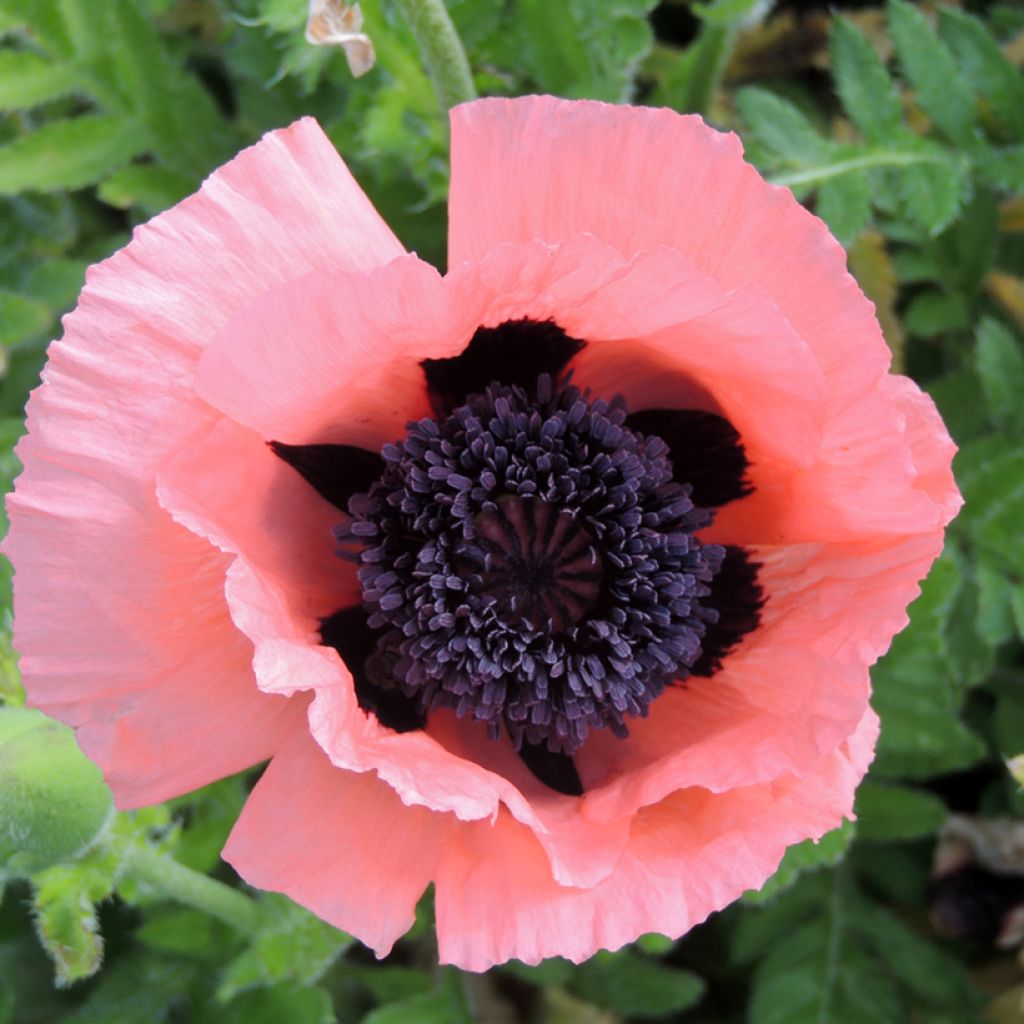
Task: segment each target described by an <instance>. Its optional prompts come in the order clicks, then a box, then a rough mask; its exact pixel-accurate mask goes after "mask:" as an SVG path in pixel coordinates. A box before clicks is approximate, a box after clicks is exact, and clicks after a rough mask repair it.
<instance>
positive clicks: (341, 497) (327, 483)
mask: <svg viewBox="0 0 1024 1024" xmlns="http://www.w3.org/2000/svg"><path fill="white" fill-rule="evenodd" d="M268 444H269V446H270V449H271V451H272V452H273V453H274V454H275V455H276V456H277V457H278V458H279V459H282V460H283V461H284V462H287V463H288V465H289V466H291V467H292V469H294V470H295V471H296V472H297V473H299V474H300V475H301V476H302V478H303V479H304V480H305V481H306V482H307V483H308V484H309V485H310V486H311V487H313V488H314V489H315V490H316V492H317V493H318V494H319V495H320V497H321V498H326V499H327V500H328V501H329V502H330V503H331V504H332V505H334V506H335V507H337V508H340V509H341V510H342V511H344V509H345V506H346V505H347V504H348V499H349V498H351V497H352V495H353V494H359V493H360V492H361V491H368V490H369V489H370V486H371V485H372V484H373V482H374V480H379V479H380V475H381V473H383V472H384V460H383V459H382V458H381V457H380V455H379V454H378V453H377V452H368V451H367V450H366V449H365V448H357V447H356V446H355V445H351V444H284V443H283V442H281V441H269V442H268Z"/></svg>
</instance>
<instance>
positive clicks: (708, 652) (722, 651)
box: [690, 547, 764, 676]
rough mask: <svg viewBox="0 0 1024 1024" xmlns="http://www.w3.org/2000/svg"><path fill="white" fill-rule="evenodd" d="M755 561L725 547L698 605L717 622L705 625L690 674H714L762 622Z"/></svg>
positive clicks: (731, 548)
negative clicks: (715, 615) (712, 613)
mask: <svg viewBox="0 0 1024 1024" xmlns="http://www.w3.org/2000/svg"><path fill="white" fill-rule="evenodd" d="M759 568H760V566H759V565H758V563H757V562H752V561H751V560H750V556H749V555H748V554H747V553H746V551H744V550H743V548H737V547H727V548H726V549H725V559H724V561H723V562H722V568H721V569H720V570H719V571H718V574H717V575H716V576H715V578H714V579H713V580H712V581H711V593H710V594H709V595H708V596H707V597H705V598H704V599H703V600H702V601H701V603H702V604H703V605H705V606H706V607H708V608H713V609H714V610H715V611H716V612H718V621H717V622H714V623H711V624H709V625H708V628H707V632H706V633H705V634H704V642H703V644H702V650H701V655H700V657H699V658H698V659H697V661H696V662H694V664H693V667H692V668H691V669H690V672H691V673H692V674H693V675H695V676H710V675H714V674H715V672H717V671H718V670H719V669H720V668H721V667H722V659H723V658H724V657H725V656H726V654H728V653H729V651H731V650H732V649H733V648H734V647H735V646H736V645H737V644H738V643H739V642H740V641H741V640H742V639H743V638H744V637H745V636H746V635H747V634H748V633H752V632H753V631H754V630H755V629H756V628H757V626H758V623H759V622H760V621H761V608H762V607H763V606H764V592H763V591H762V589H761V585H760V583H758V581H757V570H758V569H759Z"/></svg>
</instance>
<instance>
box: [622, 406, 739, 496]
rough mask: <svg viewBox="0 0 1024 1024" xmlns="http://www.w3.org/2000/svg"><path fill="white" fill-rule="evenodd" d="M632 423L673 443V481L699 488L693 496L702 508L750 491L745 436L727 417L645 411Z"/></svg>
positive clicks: (636, 414) (670, 447)
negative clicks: (747, 477)
mask: <svg viewBox="0 0 1024 1024" xmlns="http://www.w3.org/2000/svg"><path fill="white" fill-rule="evenodd" d="M626 426H627V427H629V429H630V430H635V431H637V432H638V433H641V434H655V435H656V436H658V437H660V438H661V439H662V440H663V441H664V442H665V443H666V444H667V445H668V451H669V458H670V459H671V460H672V477H673V479H674V480H675V481H676V482H677V483H681V484H684V483H686V484H689V485H690V486H691V487H692V488H693V493H692V495H691V497H692V498H693V501H694V504H696V505H700V506H701V508H718V507H719V506H721V505H725V504H727V503H728V502H730V501H736V500H737V499H738V498H742V497H744V496H746V495H748V494H750V492H751V490H752V488H751V486H750V484H749V483H748V482H747V480H746V478H745V474H746V471H747V466H748V465H749V463H748V462H747V456H746V453H745V452H744V450H743V445H742V444H741V442H740V435H739V434H738V433H737V432H736V429H735V428H734V427H733V425H732V424H731V423H730V422H729V421H728V420H727V419H725V418H724V417H722V416H717V415H716V414H715V413H713V412H701V411H700V410H697V409H644V410H642V411H640V412H634V413H630V415H629V416H627V417H626Z"/></svg>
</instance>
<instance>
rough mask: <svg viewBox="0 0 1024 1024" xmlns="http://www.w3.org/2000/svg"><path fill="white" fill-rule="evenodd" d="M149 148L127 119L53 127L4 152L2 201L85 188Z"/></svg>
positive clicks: (89, 118)
mask: <svg viewBox="0 0 1024 1024" xmlns="http://www.w3.org/2000/svg"><path fill="white" fill-rule="evenodd" d="M145 148H146V140H145V137H144V135H143V134H142V133H141V132H140V131H139V127H138V125H136V124H135V123H134V122H132V121H129V120H126V119H124V118H121V117H114V116H106V115H100V114H87V115H85V116H83V117H76V118H71V119H69V120H57V121H48V122H46V123H45V124H44V125H43V126H42V127H41V128H38V129H36V131H34V132H32V133H30V134H28V135H23V136H21V137H20V138H18V139H15V140H14V142H10V143H8V144H7V145H6V146H0V195H13V194H16V193H19V192H35V191H37V192H53V191H56V190H58V189H75V188H83V187H84V186H86V185H92V184H95V183H96V182H97V181H100V180H101V179H102V178H105V177H107V176H108V175H109V174H110V173H111V172H113V171H114V170H116V169H117V168H118V167H120V166H121V165H122V164H126V163H128V161H129V160H131V159H132V158H133V157H135V156H138V155H139V154H140V153H141V152H143V150H145Z"/></svg>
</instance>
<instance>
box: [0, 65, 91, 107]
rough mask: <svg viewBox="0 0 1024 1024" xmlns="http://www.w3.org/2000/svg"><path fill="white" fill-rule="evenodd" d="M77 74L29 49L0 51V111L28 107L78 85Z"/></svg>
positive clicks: (63, 93)
mask: <svg viewBox="0 0 1024 1024" xmlns="http://www.w3.org/2000/svg"><path fill="white" fill-rule="evenodd" d="M78 84H79V82H78V75H77V74H76V73H75V71H74V69H73V68H71V67H70V66H69V65H67V64H57V63H55V62H53V61H51V60H47V59H46V58H45V57H40V56H39V54H36V53H32V52H31V51H29V50H0V110H27V109H29V108H30V107H35V106H38V105H39V104H41V103H49V102H50V100H55V99H58V98H59V97H61V96H64V95H66V94H67V93H69V92H71V91H72V89H74V88H76V87H77V86H78Z"/></svg>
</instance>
